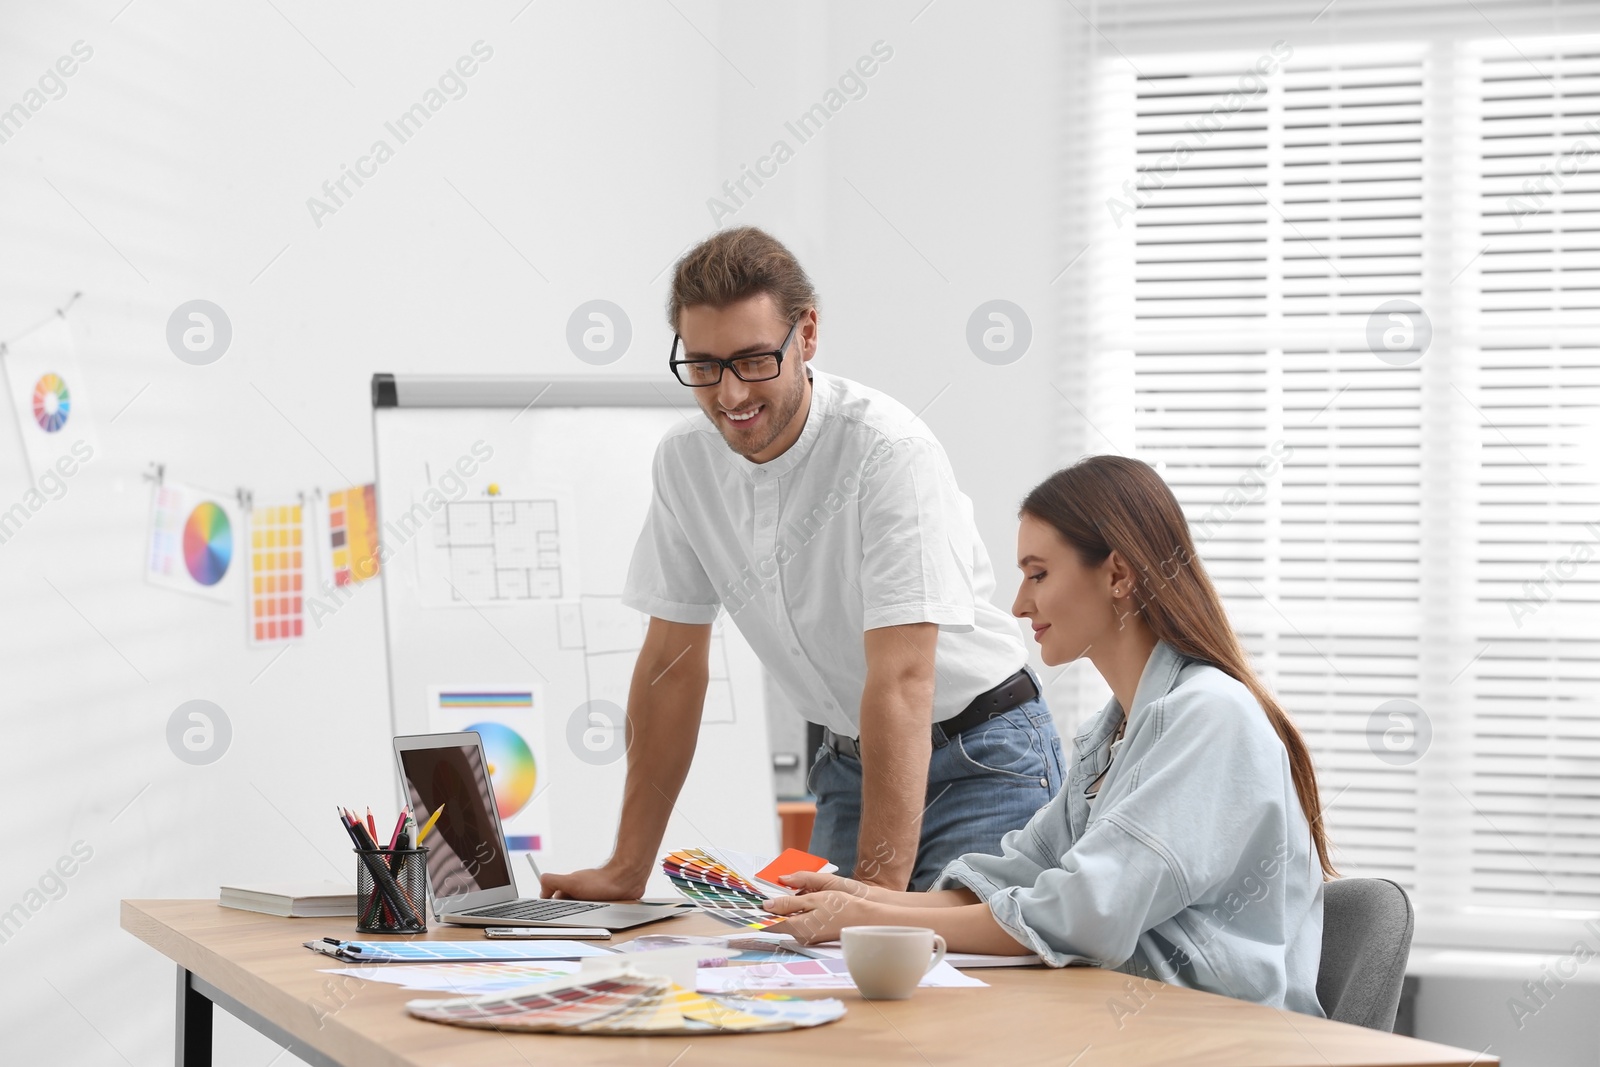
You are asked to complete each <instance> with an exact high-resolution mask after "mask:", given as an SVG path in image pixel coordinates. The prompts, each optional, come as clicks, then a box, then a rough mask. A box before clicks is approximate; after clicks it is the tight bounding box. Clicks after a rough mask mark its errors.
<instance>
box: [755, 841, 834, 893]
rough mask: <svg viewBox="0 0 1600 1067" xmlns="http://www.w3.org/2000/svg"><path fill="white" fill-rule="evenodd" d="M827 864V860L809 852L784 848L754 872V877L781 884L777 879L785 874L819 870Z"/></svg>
mask: <svg viewBox="0 0 1600 1067" xmlns="http://www.w3.org/2000/svg"><path fill="white" fill-rule="evenodd" d="M826 866H828V861H827V860H825V859H823V858H822V857H821V856H813V855H811V853H809V852H801V851H800V850H799V849H797V848H786V849H784V850H783V851H782V852H780V853H778V858H777V859H775V860H773V861H772V862H771V863H769V864H767V865H766V866H765V867H763V868H761V870H759V871H757V872H756V877H757V878H759V879H761V880H762V881H763V882H771V883H772V884H773V885H782V884H783V883H782V882H780V881H778V879H780V878H782V877H783V876H784V875H786V874H793V873H794V872H796V871H820V870H822V868H824V867H826Z"/></svg>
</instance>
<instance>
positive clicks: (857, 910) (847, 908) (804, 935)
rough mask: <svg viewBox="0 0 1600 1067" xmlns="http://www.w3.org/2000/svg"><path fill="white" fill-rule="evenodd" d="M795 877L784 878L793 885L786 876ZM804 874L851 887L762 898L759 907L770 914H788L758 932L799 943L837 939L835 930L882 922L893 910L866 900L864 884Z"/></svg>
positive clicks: (844, 879) (792, 876) (815, 942)
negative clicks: (778, 921) (784, 937)
mask: <svg viewBox="0 0 1600 1067" xmlns="http://www.w3.org/2000/svg"><path fill="white" fill-rule="evenodd" d="M799 877H800V876H799V875H791V876H790V877H789V878H785V879H784V881H785V882H789V884H791V885H793V884H794V882H792V881H791V880H790V879H793V878H799ZM806 877H807V878H814V879H832V881H833V882H835V883H842V884H844V885H847V886H851V887H854V891H850V890H845V889H833V888H828V889H820V888H819V889H808V890H806V891H805V892H804V893H802V894H801V895H799V896H793V897H775V898H773V899H772V900H766V901H762V904H761V906H762V907H763V908H765V909H766V910H767V911H770V912H771V913H772V914H774V915H785V916H788V918H787V919H785V920H784V921H783V922H781V923H778V924H776V925H774V926H769V927H767V928H766V929H765V930H763V931H762V933H769V934H791V935H793V937H794V939H795V940H796V941H799V942H800V943H801V944H803V945H815V944H817V943H818V942H820V941H837V940H838V939H839V931H840V930H842V929H843V928H844V927H846V926H872V925H877V924H880V923H883V922H884V921H885V919H886V917H887V913H888V912H890V911H892V910H893V909H892V908H891V907H890V906H889V905H887V904H880V903H878V902H876V901H873V900H870V899H868V897H867V895H866V889H867V887H865V886H863V885H861V883H859V882H855V881H852V880H851V879H849V878H835V877H833V876H832V875H815V874H811V875H806Z"/></svg>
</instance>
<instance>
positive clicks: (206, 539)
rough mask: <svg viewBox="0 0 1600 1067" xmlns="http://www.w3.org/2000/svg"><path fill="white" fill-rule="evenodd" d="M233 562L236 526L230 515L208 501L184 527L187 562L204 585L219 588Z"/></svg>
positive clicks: (192, 512) (193, 573) (193, 575)
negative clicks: (229, 519) (232, 524)
mask: <svg viewBox="0 0 1600 1067" xmlns="http://www.w3.org/2000/svg"><path fill="white" fill-rule="evenodd" d="M232 559H233V527H232V526H231V525H230V524H229V523H228V513H227V512H226V511H223V510H222V509H221V508H219V507H218V506H217V505H215V504H213V503H211V501H209V500H208V501H206V502H205V503H203V504H200V505H198V506H197V507H196V508H195V509H194V510H193V511H191V512H189V519H188V521H187V522H185V523H184V524H183V562H184V565H185V566H187V567H188V568H189V574H190V576H191V577H193V578H194V580H195V581H197V582H199V583H200V584H201V585H216V584H217V583H218V582H220V581H222V576H223V575H225V574H227V573H228V564H229V562H231V561H232Z"/></svg>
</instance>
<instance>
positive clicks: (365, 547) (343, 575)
mask: <svg viewBox="0 0 1600 1067" xmlns="http://www.w3.org/2000/svg"><path fill="white" fill-rule="evenodd" d="M318 510H319V518H320V519H321V527H322V530H321V536H322V537H323V538H324V540H323V543H322V545H321V549H322V553H323V555H324V556H325V557H326V559H327V573H328V574H330V575H332V576H333V584H334V585H354V584H356V583H357V582H365V581H367V580H369V579H371V578H375V577H377V575H378V567H379V564H380V560H379V556H378V496H377V487H376V486H372V485H356V486H351V487H350V488H349V489H337V490H335V491H333V492H331V493H329V494H328V496H327V499H325V500H323V501H321V502H320V503H319V506H318Z"/></svg>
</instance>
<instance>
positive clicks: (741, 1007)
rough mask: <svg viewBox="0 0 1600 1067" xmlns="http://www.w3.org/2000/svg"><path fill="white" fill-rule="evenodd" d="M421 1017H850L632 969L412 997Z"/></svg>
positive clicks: (667, 1022)
mask: <svg viewBox="0 0 1600 1067" xmlns="http://www.w3.org/2000/svg"><path fill="white" fill-rule="evenodd" d="M406 1010H407V1011H408V1012H410V1013H411V1014H412V1015H414V1016H416V1017H417V1018H419V1019H428V1020H431V1021H432V1022H439V1023H450V1024H451V1025H454V1026H470V1027H478V1028H482V1029H489V1030H524V1031H540V1032H546V1033H567V1034H716V1033H741V1032H742V1033H750V1032H753V1031H762V1030H793V1029H795V1028H797V1027H806V1026H818V1025H820V1024H822V1023H828V1022H832V1021H833V1020H835V1019H838V1018H841V1017H843V1015H844V1010H845V1009H844V1004H843V1003H841V1002H840V1001H837V1000H833V999H828V1000H802V999H799V998H790V997H783V996H748V997H736V996H706V995H704V994H701V993H696V992H693V991H691V990H687V989H683V988H681V987H679V986H675V985H673V984H672V982H671V980H670V979H668V978H667V977H665V976H664V975H647V974H641V973H639V972H638V971H635V970H634V969H633V968H631V967H624V968H622V969H621V970H618V971H615V972H613V973H608V974H604V975H593V974H591V975H585V974H581V973H580V974H577V975H573V976H572V977H570V978H561V979H557V980H555V981H552V982H546V983H544V984H542V985H535V986H526V987H524V988H522V989H518V990H513V991H511V992H507V993H489V994H486V995H484V996H481V997H461V998H456V999H451V1000H413V1001H410V1002H409V1003H407V1004H406Z"/></svg>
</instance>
